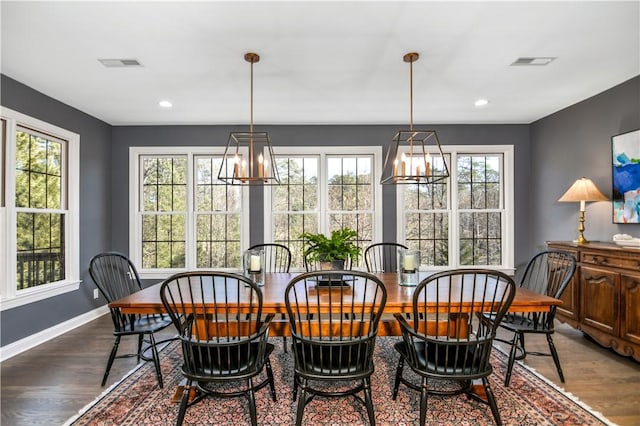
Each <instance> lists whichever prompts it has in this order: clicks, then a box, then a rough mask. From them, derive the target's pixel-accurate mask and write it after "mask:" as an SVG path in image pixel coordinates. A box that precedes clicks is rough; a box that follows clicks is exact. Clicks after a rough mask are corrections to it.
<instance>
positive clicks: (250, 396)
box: [247, 378, 258, 426]
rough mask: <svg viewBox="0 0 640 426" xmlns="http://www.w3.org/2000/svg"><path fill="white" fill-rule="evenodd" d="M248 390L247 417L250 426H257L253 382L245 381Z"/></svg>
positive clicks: (250, 380)
mask: <svg viewBox="0 0 640 426" xmlns="http://www.w3.org/2000/svg"><path fill="white" fill-rule="evenodd" d="M247 384H248V385H249V390H248V391H247V399H248V400H249V417H250V418H251V426H258V414H257V413H256V395H255V391H254V390H253V380H252V379H251V378H249V379H247Z"/></svg>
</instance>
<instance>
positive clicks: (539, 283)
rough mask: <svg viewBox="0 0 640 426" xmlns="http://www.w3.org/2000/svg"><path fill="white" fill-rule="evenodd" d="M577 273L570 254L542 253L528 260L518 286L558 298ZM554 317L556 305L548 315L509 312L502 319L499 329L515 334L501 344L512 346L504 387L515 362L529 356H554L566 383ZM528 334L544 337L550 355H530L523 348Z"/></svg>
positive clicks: (554, 251)
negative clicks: (556, 344)
mask: <svg viewBox="0 0 640 426" xmlns="http://www.w3.org/2000/svg"><path fill="white" fill-rule="evenodd" d="M575 270H576V259H575V257H574V256H573V255H572V254H571V253H568V252H564V251H561V250H548V251H543V252H541V253H538V254H536V255H535V256H534V257H533V258H531V260H529V262H528V264H527V267H526V269H525V272H524V274H523V275H522V279H521V280H520V285H519V286H520V287H521V288H526V289H529V290H531V291H533V292H535V293H538V294H544V295H547V296H551V297H554V298H556V299H559V298H560V297H561V296H562V293H563V292H564V291H565V289H566V288H567V286H568V285H569V282H570V281H571V278H572V277H573V274H574V273H575ZM555 315H556V306H552V307H551V309H550V310H549V311H548V312H522V313H512V312H510V313H508V314H507V315H506V316H505V317H504V318H503V319H502V322H501V323H500V327H501V328H503V329H506V330H509V331H511V332H513V338H512V339H511V340H510V341H508V340H502V339H500V341H501V342H505V343H508V344H510V345H511V350H510V352H509V363H508V367H507V372H506V374H505V378H504V385H505V386H509V382H510V381H511V373H512V371H513V364H514V361H515V360H522V359H524V358H525V357H526V356H527V355H538V356H551V357H552V358H553V362H554V363H555V364H556V369H557V370H558V376H560V381H561V382H562V383H564V374H563V373H562V367H560V358H559V357H558V351H557V350H556V347H555V345H554V344H553V337H552V335H553V333H554V332H555V329H554V319H555ZM528 333H530V334H543V335H545V337H546V338H547V344H548V345H549V352H528V351H527V350H526V349H525V346H524V336H525V334H528Z"/></svg>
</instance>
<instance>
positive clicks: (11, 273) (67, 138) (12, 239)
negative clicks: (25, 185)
mask: <svg viewBox="0 0 640 426" xmlns="http://www.w3.org/2000/svg"><path fill="white" fill-rule="evenodd" d="M0 115H1V116H2V119H3V120H5V121H6V127H5V129H4V134H3V138H4V140H5V144H4V153H3V154H1V155H0V159H1V160H3V166H2V167H3V170H4V174H3V175H4V197H5V202H4V204H3V205H0V226H1V227H2V230H0V236H1V237H2V238H1V239H0V256H1V258H0V278H1V284H0V301H1V302H2V303H0V311H4V310H6V309H11V308H15V307H18V306H22V305H26V304H29V303H33V302H37V301H39V300H44V299H48V298H51V297H54V296H57V295H60V294H64V293H68V292H71V291H75V290H77V289H78V288H79V287H80V282H81V280H80V259H79V257H80V135H79V134H77V133H73V132H71V131H69V130H66V129H63V128H61V127H58V126H55V125H53V124H50V123H47V122H45V121H42V120H39V119H37V118H33V117H30V116H28V115H26V114H22V113H20V112H17V111H14V110H12V109H9V108H5V107H1V111H0ZM18 127H22V128H24V129H26V130H31V131H34V132H38V133H43V134H45V135H50V136H51V137H55V138H56V139H60V140H62V141H64V143H65V145H66V161H65V168H66V170H65V172H66V173H65V177H64V180H65V183H66V185H65V187H64V189H63V191H64V192H65V194H66V208H65V209H61V211H64V214H65V253H66V255H65V279H63V280H60V281H55V282H52V283H48V284H42V285H38V286H35V287H30V288H26V289H22V290H18V289H17V286H16V274H17V269H16V259H17V254H16V253H17V250H16V249H17V247H16V244H17V236H16V232H17V223H16V220H17V212H18V210H21V209H19V208H17V207H16V206H15V189H16V188H15V162H16V160H15V157H16V141H15V140H16V132H17V131H18V130H17V129H18ZM2 271H4V272H2Z"/></svg>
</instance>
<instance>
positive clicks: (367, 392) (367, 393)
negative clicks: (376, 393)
mask: <svg viewBox="0 0 640 426" xmlns="http://www.w3.org/2000/svg"><path fill="white" fill-rule="evenodd" d="M362 390H363V391H364V403H365V405H366V407H367V415H368V416H369V424H370V425H371V426H375V424H376V416H375V414H374V412H373V400H372V399H371V380H370V379H369V377H367V378H365V379H364V380H363V389H362Z"/></svg>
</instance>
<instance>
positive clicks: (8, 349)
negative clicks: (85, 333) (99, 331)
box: [0, 305, 109, 362]
mask: <svg viewBox="0 0 640 426" xmlns="http://www.w3.org/2000/svg"><path fill="white" fill-rule="evenodd" d="M106 313H109V307H108V306H107V305H104V306H101V307H99V308H97V309H94V310H92V311H89V312H85V313H84V314H82V315H78V316H77V317H74V318H71V319H70V320H67V321H64V322H61V323H60V324H56V325H54V326H53V327H50V328H47V329H46V330H42V331H40V332H38V333H36V334H32V335H31V336H28V337H25V338H24V339H20V340H18V341H16V342H13V343H10V344H8V345H5V346H3V347H1V348H0V362H3V361H6V360H7V359H9V358H11V357H14V356H16V355H18V354H19V353H22V352H24V351H26V350H29V349H31V348H34V347H36V346H38V345H39V344H41V343H44V342H46V341H48V340H51V339H53V338H54V337H58V336H60V335H61V334H64V333H66V332H68V331H71V330H73V329H74V328H76V327H80V326H81V325H84V324H86V323H88V322H89V321H93V320H94V319H96V318H98V317H101V316H102V315H104V314H106Z"/></svg>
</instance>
